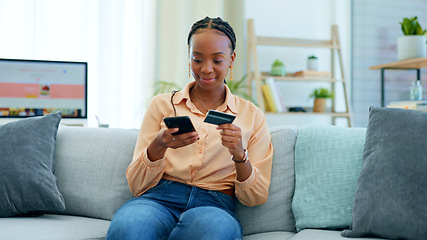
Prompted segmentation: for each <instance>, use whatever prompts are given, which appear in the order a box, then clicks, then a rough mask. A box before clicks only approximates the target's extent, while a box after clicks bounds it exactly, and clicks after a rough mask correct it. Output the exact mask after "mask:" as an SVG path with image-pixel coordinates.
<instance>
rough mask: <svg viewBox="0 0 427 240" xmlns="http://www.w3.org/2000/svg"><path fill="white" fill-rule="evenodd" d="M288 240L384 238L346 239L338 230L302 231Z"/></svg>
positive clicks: (347, 239)
mask: <svg viewBox="0 0 427 240" xmlns="http://www.w3.org/2000/svg"><path fill="white" fill-rule="evenodd" d="M289 240H384V238H346V237H342V236H341V231H338V230H320V229H304V230H302V231H301V232H298V234H296V235H295V236H294V237H292V238H290V239H289Z"/></svg>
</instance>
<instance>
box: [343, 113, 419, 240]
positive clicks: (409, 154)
mask: <svg viewBox="0 0 427 240" xmlns="http://www.w3.org/2000/svg"><path fill="white" fill-rule="evenodd" d="M426 133H427V112H421V111H415V110H406V109H393V108H371V109H370V113H369V122H368V129H367V133H366V143H365V150H364V154H363V167H362V171H361V173H360V177H359V182H358V186H357V192H356V196H355V201H354V209H353V221H352V224H351V227H350V230H344V231H343V232H342V235H343V236H348V237H362V236H368V235H376V236H380V237H385V238H395V239H397V238H402V239H419V240H421V239H427V204H426V203H427V191H426V186H427V185H426V184H427V174H426V173H427V134H426Z"/></svg>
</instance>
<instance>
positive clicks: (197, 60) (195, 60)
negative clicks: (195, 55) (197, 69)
mask: <svg viewBox="0 0 427 240" xmlns="http://www.w3.org/2000/svg"><path fill="white" fill-rule="evenodd" d="M193 61H194V62H196V63H201V62H202V60H201V59H193Z"/></svg>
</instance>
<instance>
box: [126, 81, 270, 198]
mask: <svg viewBox="0 0 427 240" xmlns="http://www.w3.org/2000/svg"><path fill="white" fill-rule="evenodd" d="M195 84H196V83H195V82H191V83H189V84H187V85H186V86H185V88H184V89H183V90H182V91H180V92H178V93H176V94H175V95H174V97H173V105H174V106H175V109H176V115H177V116H189V117H190V119H191V121H192V123H193V125H194V127H195V129H196V131H197V133H198V135H199V137H200V139H199V140H198V141H197V142H195V143H193V144H190V145H187V146H184V147H181V148H177V149H172V148H168V149H167V150H166V153H165V155H164V157H163V158H162V159H160V160H157V161H154V162H152V161H150V160H149V159H148V157H147V156H148V155H147V147H148V145H149V144H150V143H151V141H152V140H153V139H154V138H155V136H156V135H157V134H158V133H159V131H161V130H162V128H166V126H165V124H164V122H163V118H165V117H173V116H174V110H173V107H172V103H171V95H172V94H171V93H167V94H160V95H157V96H155V97H153V99H152V100H151V102H150V104H149V106H148V108H147V111H146V113H145V115H144V119H143V121H142V124H141V128H140V132H139V136H138V140H137V143H136V146H135V151H134V156H133V159H132V162H131V164H130V165H129V167H128V169H127V172H126V177H127V180H128V183H129V188H130V189H131V191H132V193H133V194H134V195H135V196H140V195H141V194H143V193H144V192H145V191H147V190H148V189H150V188H152V187H154V186H156V185H157V183H158V182H159V181H160V179H162V178H164V179H168V180H173V181H177V182H182V183H185V184H188V185H192V186H196V187H200V188H203V189H208V190H227V189H235V195H236V197H237V199H238V200H239V201H240V202H241V203H242V204H245V205H248V206H255V205H259V204H263V203H264V202H265V201H266V200H267V196H268V188H269V185H270V175H271V164H272V158H273V146H272V144H271V136H270V133H269V131H268V128H267V124H266V121H265V116H264V114H263V112H262V111H261V110H260V109H259V108H258V107H256V106H255V105H254V104H253V103H252V102H250V101H247V100H245V99H242V98H240V97H237V96H234V95H233V94H232V93H231V91H230V89H229V88H228V87H227V86H225V89H226V99H225V101H224V103H223V104H222V105H221V106H219V107H218V108H217V109H216V110H217V111H221V112H225V113H229V114H234V115H236V118H235V120H234V122H233V124H235V125H237V126H238V127H239V128H240V129H241V132H242V142H243V147H244V148H245V149H247V153H248V156H249V161H250V163H251V164H252V172H251V174H250V176H249V177H248V178H247V179H246V180H244V181H242V182H240V181H238V180H237V179H236V169H235V163H234V162H233V161H232V160H231V157H232V156H231V154H230V153H229V151H228V149H227V148H226V147H225V146H223V145H222V144H221V135H220V130H217V129H216V127H217V126H216V125H212V124H209V123H205V122H203V120H204V119H205V117H206V116H205V115H204V114H203V113H202V112H201V111H200V110H198V109H197V108H196V107H195V106H194V104H193V103H192V102H191V100H190V93H189V91H190V89H191V87H193V86H194V85H195Z"/></svg>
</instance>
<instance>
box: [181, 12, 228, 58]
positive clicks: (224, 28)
mask: <svg viewBox="0 0 427 240" xmlns="http://www.w3.org/2000/svg"><path fill="white" fill-rule="evenodd" d="M199 29H216V30H218V31H219V32H221V33H222V34H224V35H225V36H227V37H228V38H229V39H230V42H231V46H230V48H231V52H232V53H233V52H234V49H236V35H235V34H234V30H233V28H232V27H231V26H230V24H228V22H226V21H224V20H222V19H221V18H220V17H217V18H210V17H205V18H204V19H202V20H199V21H197V22H195V23H194V24H193V26H192V27H191V30H190V33H189V34H188V39H187V44H188V45H190V40H191V37H192V36H193V35H194V34H195V33H196V32H197V31H198V30H199Z"/></svg>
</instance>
